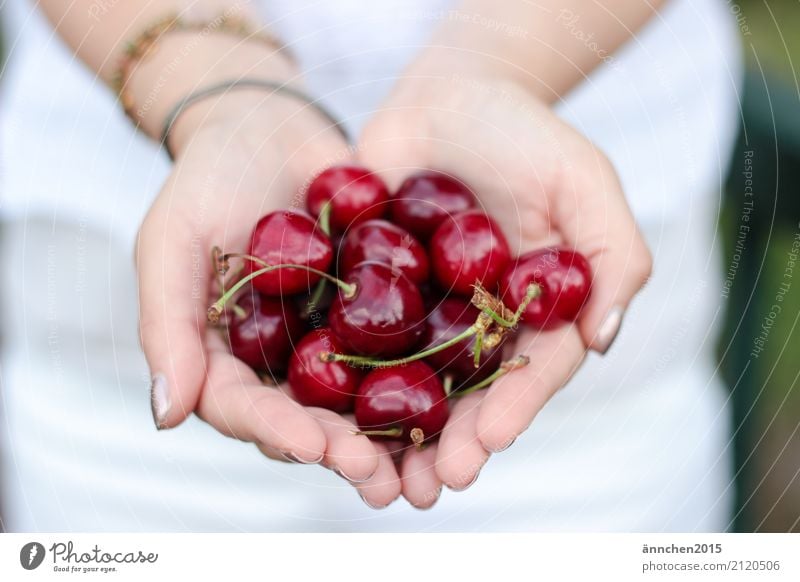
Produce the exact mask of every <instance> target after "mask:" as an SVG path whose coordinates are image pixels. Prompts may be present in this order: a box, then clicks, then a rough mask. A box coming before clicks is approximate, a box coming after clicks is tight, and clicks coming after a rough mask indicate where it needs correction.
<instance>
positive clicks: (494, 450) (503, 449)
mask: <svg viewBox="0 0 800 582" xmlns="http://www.w3.org/2000/svg"><path fill="white" fill-rule="evenodd" d="M516 440H517V437H511V440H509V441H506V442H505V443H504V444H502V445H500V446H499V447H497V448H496V449H489V452H490V453H502V452H503V451H505V450H506V449H507V448H508V447H510V446H511V445H513V444H514V441H516Z"/></svg>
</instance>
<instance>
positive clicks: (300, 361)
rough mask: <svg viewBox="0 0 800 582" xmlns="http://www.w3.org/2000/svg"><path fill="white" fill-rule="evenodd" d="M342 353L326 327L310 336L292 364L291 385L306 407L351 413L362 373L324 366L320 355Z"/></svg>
mask: <svg viewBox="0 0 800 582" xmlns="http://www.w3.org/2000/svg"><path fill="white" fill-rule="evenodd" d="M327 352H341V346H340V345H339V343H338V342H337V340H336V338H335V337H334V336H333V334H332V333H331V330H330V329H329V328H327V327H323V328H320V329H315V330H313V331H311V332H309V333H308V334H307V335H306V336H305V337H304V338H303V339H302V340H301V341H300V343H299V344H297V346H296V347H295V351H294V354H292V357H291V359H290V360H289V385H290V386H291V387H292V394H293V395H294V398H295V400H297V401H298V402H299V403H300V404H302V405H303V406H321V407H323V408H328V409H330V410H335V411H336V412H345V411H347V410H350V409H351V408H352V405H353V395H354V394H355V392H356V389H357V388H358V385H359V383H360V382H361V378H362V376H363V373H362V372H361V370H359V369H357V368H353V367H351V366H348V365H347V364H343V363H339V362H323V361H322V360H321V359H320V357H319V356H320V354H321V353H327Z"/></svg>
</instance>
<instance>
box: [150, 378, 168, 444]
mask: <svg viewBox="0 0 800 582" xmlns="http://www.w3.org/2000/svg"><path fill="white" fill-rule="evenodd" d="M171 407H172V401H171V400H170V397H169V388H168V386H167V379H166V377H165V376H164V375H163V374H156V375H155V376H153V379H152V381H151V383H150V409H151V410H152V411H153V422H155V423H156V428H157V429H158V430H161V429H162V428H164V427H165V423H166V421H167V415H168V414H169V409H170V408H171Z"/></svg>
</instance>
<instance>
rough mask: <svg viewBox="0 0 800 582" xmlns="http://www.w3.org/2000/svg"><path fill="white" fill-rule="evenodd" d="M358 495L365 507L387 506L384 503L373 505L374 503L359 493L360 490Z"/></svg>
mask: <svg viewBox="0 0 800 582" xmlns="http://www.w3.org/2000/svg"><path fill="white" fill-rule="evenodd" d="M358 496H359V497H361V501H363V502H364V504H365V505H366V506H367V507H369V508H370V509H377V510H381V509H386V507H387V506H386V505H374V504H372V503H370V502H369V501H367V498H366V497H364V496H363V495H361V492H360V491H359V492H358Z"/></svg>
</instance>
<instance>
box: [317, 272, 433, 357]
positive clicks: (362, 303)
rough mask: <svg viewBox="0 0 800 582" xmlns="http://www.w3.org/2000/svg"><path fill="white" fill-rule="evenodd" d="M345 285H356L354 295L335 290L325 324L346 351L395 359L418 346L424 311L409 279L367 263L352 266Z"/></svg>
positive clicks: (423, 325)
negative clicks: (393, 357)
mask: <svg viewBox="0 0 800 582" xmlns="http://www.w3.org/2000/svg"><path fill="white" fill-rule="evenodd" d="M345 282H346V283H348V284H355V285H356V291H355V294H353V296H352V297H350V296H348V294H347V293H346V292H345V291H343V290H341V289H340V290H339V291H338V293H337V295H336V298H335V299H334V300H333V305H331V309H330V311H329V312H328V322H329V325H330V327H331V329H332V330H333V333H334V335H335V336H336V338H337V339H338V340H339V341H340V343H341V345H342V346H343V347H344V348H345V349H346V350H348V352H352V353H356V354H360V355H364V356H380V357H384V356H398V355H401V354H403V353H404V352H406V351H408V350H410V349H411V348H413V347H414V346H415V345H416V344H417V342H418V341H419V338H420V336H421V335H422V332H423V331H424V329H425V323H424V321H423V320H424V318H425V309H424V307H423V304H422V297H421V296H420V293H419V290H418V289H417V287H416V286H415V285H414V284H413V283H412V282H411V281H410V280H409V279H408V277H406V276H405V275H403V274H402V273H400V272H397V271H392V268H391V267H389V266H388V265H384V264H383V263H377V262H375V261H367V262H364V263H360V264H358V265H356V266H355V267H353V269H352V270H351V271H350V273H348V275H347V277H346V278H345Z"/></svg>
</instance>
